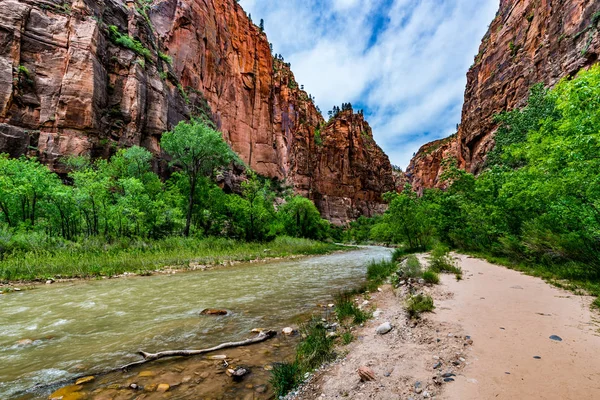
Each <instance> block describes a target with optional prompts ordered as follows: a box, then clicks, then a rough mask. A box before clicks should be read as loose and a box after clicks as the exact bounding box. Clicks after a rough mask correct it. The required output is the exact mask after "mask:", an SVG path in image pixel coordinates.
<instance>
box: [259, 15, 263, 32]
mask: <svg viewBox="0 0 600 400" xmlns="http://www.w3.org/2000/svg"><path fill="white" fill-rule="evenodd" d="M258 29H260V31H261V32H264V31H265V20H264V19H262V18H261V19H260V24H259V25H258Z"/></svg>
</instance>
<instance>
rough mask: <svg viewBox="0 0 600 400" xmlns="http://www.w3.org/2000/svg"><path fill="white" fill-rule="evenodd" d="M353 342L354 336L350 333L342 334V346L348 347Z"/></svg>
mask: <svg viewBox="0 0 600 400" xmlns="http://www.w3.org/2000/svg"><path fill="white" fill-rule="evenodd" d="M353 341H354V335H353V334H352V332H344V333H342V343H343V344H344V346H347V345H349V344H350V343H352V342H353Z"/></svg>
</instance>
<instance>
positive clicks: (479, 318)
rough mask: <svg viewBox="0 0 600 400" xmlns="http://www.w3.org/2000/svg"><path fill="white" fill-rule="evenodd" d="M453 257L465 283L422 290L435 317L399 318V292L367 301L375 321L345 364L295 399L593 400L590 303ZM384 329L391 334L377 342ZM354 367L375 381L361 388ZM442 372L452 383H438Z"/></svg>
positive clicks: (598, 346) (598, 359) (596, 347)
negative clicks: (386, 324)
mask: <svg viewBox="0 0 600 400" xmlns="http://www.w3.org/2000/svg"><path fill="white" fill-rule="evenodd" d="M458 259H459V263H460V265H461V267H462V268H463V271H464V278H465V279H464V280H462V281H460V282H457V281H456V280H455V278H454V276H453V275H444V276H443V277H442V282H441V285H438V286H436V287H430V288H427V287H425V288H424V289H423V290H424V291H425V292H427V293H430V294H431V295H432V296H433V298H434V299H435V305H436V310H435V313H433V314H426V315H424V317H423V318H422V319H421V320H420V321H419V322H418V323H414V322H412V321H408V320H407V319H406V317H405V314H404V310H403V302H402V295H403V291H405V289H402V288H401V289H399V290H398V291H397V292H396V293H394V291H393V290H392V288H391V287H390V286H387V287H384V288H383V291H382V292H380V293H376V294H374V295H373V298H372V299H371V304H374V305H376V306H377V307H378V308H379V309H380V310H381V311H382V314H381V315H380V316H379V317H377V318H375V319H373V320H371V321H369V322H368V323H367V324H366V325H365V326H364V327H362V328H359V329H358V330H357V331H356V332H355V336H357V337H358V340H357V341H355V342H354V343H352V344H350V345H349V346H347V348H346V350H347V351H348V354H347V356H346V357H345V358H344V359H342V360H341V361H339V362H338V363H336V364H334V365H332V366H329V367H327V368H325V369H324V370H322V371H319V372H318V373H316V374H315V376H314V378H313V379H312V380H311V381H310V382H309V383H308V384H307V385H306V386H305V387H304V388H303V389H302V390H301V393H300V394H299V395H298V396H297V397H296V398H299V399H307V400H308V399H315V398H320V399H338V398H351V399H354V398H358V399H403V400H404V399H414V400H418V399H423V398H437V399H446V400H471V399H472V400H475V399H478V400H487V399H510V400H514V399H526V400H529V399H544V400H548V399H556V400H559V399H560V400H568V399H577V400H580V399H600V334H599V330H598V329H599V327H600V324H599V323H598V320H597V319H598V315H596V314H595V313H592V312H591V311H590V308H589V305H590V303H591V298H589V297H585V296H575V295H573V294H571V293H569V292H566V291H563V290H560V289H557V288H554V287H552V286H550V285H548V284H546V283H545V282H544V281H542V280H540V279H538V278H533V277H530V276H526V275H523V274H521V273H519V272H516V271H512V270H509V269H506V268H504V267H499V266H495V265H492V264H490V263H488V262H485V261H482V260H478V259H472V258H470V257H467V256H458ZM384 321H389V322H391V323H392V325H394V329H393V330H392V331H391V332H390V333H388V334H387V335H384V336H381V335H377V334H375V328H376V327H377V326H378V325H379V324H381V323H382V322H384ZM552 335H556V336H559V337H560V338H562V341H555V340H551V339H550V336H552ZM538 357H539V358H538ZM438 364H439V365H438ZM361 366H368V367H370V368H371V369H372V370H373V371H374V373H375V376H376V380H375V381H373V382H366V383H361V382H360V381H359V379H358V374H357V373H356V370H357V369H358V368H359V367H361ZM434 367H437V368H435V369H434ZM443 374H454V375H456V376H451V379H454V380H453V381H448V382H444V379H443V377H442V376H441V375H443ZM434 377H435V379H434Z"/></svg>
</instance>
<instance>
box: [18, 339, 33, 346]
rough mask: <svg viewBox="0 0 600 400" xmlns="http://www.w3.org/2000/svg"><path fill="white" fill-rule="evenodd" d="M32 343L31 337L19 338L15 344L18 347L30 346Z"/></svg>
mask: <svg viewBox="0 0 600 400" xmlns="http://www.w3.org/2000/svg"><path fill="white" fill-rule="evenodd" d="M32 344H33V340H31V339H21V340H19V341H18V342H17V346H19V347H25V346H31V345H32Z"/></svg>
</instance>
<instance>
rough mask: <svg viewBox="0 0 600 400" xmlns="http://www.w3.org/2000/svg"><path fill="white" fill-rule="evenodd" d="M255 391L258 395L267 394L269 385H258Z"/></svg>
mask: <svg viewBox="0 0 600 400" xmlns="http://www.w3.org/2000/svg"><path fill="white" fill-rule="evenodd" d="M254 391H255V392H256V393H266V392H267V385H258V386H257V387H256V389H254Z"/></svg>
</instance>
